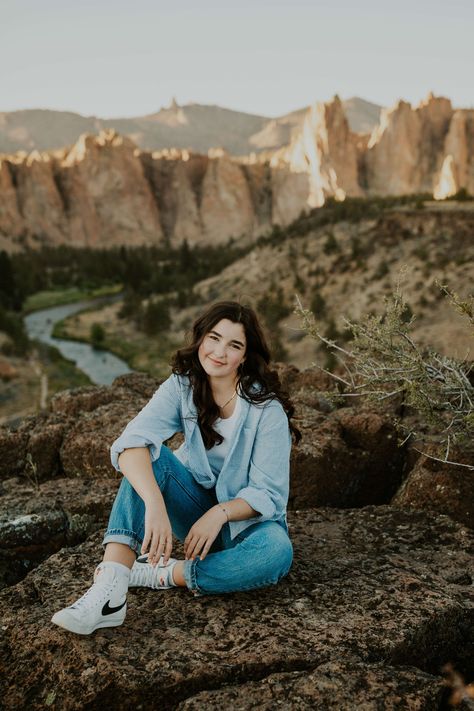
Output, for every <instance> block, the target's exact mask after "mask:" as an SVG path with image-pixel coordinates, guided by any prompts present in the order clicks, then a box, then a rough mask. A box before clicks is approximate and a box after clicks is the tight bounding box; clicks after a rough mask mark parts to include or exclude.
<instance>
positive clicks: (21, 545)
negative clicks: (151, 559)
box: [0, 478, 118, 588]
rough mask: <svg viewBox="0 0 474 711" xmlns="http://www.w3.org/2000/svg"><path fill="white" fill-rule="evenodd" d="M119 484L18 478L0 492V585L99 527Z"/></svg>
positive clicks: (103, 523) (6, 484) (9, 583)
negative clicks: (26, 480) (25, 480)
mask: <svg viewBox="0 0 474 711" xmlns="http://www.w3.org/2000/svg"><path fill="white" fill-rule="evenodd" d="M117 486H118V483H117V482H114V481H111V480H107V479H106V480H103V481H94V482H87V481H84V480H80V479H76V480H73V481H71V480H70V479H55V480H53V481H47V482H44V483H41V484H39V485H37V486H35V485H33V484H32V483H31V484H25V483H24V481H22V480H20V479H18V478H12V479H8V480H6V481H4V482H3V484H2V490H1V495H0V507H1V511H0V588H2V587H4V586H5V585H13V584H14V583H16V582H18V581H19V580H21V579H22V578H23V577H24V576H25V575H26V574H27V573H28V572H29V571H30V570H31V569H32V568H34V567H36V566H37V565H38V564H39V563H40V562H41V561H43V560H45V558H47V557H48V556H50V555H51V554H52V553H55V552H56V551H58V550H60V549H61V548H62V547H63V546H71V545H76V544H77V543H80V542H82V541H84V540H85V539H86V538H87V536H89V535H90V534H91V533H93V532H94V531H97V530H98V529H99V528H104V527H105V525H106V523H107V520H108V517H109V514H110V509H111V507H112V502H113V499H114V496H115V492H116V490H117Z"/></svg>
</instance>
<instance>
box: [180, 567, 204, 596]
mask: <svg viewBox="0 0 474 711" xmlns="http://www.w3.org/2000/svg"><path fill="white" fill-rule="evenodd" d="M198 560H199V559H197V560H185V561H184V565H183V578H184V581H185V583H186V585H187V586H188V588H189V590H191V592H192V593H194V595H195V596H196V597H199V596H200V595H202V594H203V593H202V590H201V588H200V587H199V585H198V584H197V580H196V564H197V563H198Z"/></svg>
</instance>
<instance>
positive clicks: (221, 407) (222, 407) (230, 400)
mask: <svg viewBox="0 0 474 711" xmlns="http://www.w3.org/2000/svg"><path fill="white" fill-rule="evenodd" d="M236 395H237V390H236V391H235V393H234V394H233V395H232V397H231V398H230V399H229V400H227V402H226V403H225V405H219V408H220V409H221V410H223V409H224V407H226V406H227V405H228V404H229V402H232V400H233V399H234V397H235V396H236Z"/></svg>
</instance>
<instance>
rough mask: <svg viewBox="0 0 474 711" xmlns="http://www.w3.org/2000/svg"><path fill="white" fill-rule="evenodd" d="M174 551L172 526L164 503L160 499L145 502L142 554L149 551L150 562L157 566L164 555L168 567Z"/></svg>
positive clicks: (164, 561)
mask: <svg viewBox="0 0 474 711" xmlns="http://www.w3.org/2000/svg"><path fill="white" fill-rule="evenodd" d="M172 549H173V539H172V536H171V524H170V520H169V518H168V513H167V511H166V506H165V504H164V502H163V501H162V500H161V501H160V499H150V500H148V501H145V537H144V539H143V543H142V548H141V552H142V554H144V553H146V552H147V550H148V562H149V563H151V564H152V565H156V563H158V561H159V560H160V557H161V556H162V555H163V556H164V560H163V563H164V565H166V563H167V562H168V559H169V557H170V555H171V551H172Z"/></svg>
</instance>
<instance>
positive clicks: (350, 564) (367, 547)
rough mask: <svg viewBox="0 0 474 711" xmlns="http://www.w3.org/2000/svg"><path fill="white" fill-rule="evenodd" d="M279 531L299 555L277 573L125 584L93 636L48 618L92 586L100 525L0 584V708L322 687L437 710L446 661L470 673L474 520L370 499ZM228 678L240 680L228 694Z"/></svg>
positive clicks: (314, 694)
mask: <svg viewBox="0 0 474 711" xmlns="http://www.w3.org/2000/svg"><path fill="white" fill-rule="evenodd" d="M290 533H291V536H292V539H293V543H294V547H295V563H294V566H293V568H292V570H291V572H290V574H289V576H288V577H287V578H285V579H283V580H282V581H281V582H280V583H279V584H278V585H277V586H272V587H269V588H266V589H262V590H259V591H258V592H252V591H250V592H246V593H239V594H232V595H227V596H224V595H222V596H221V595H218V596H203V597H197V598H196V597H194V596H192V595H191V594H190V593H189V591H187V590H184V589H173V590H170V591H162V592H155V591H151V590H136V591H132V592H131V593H130V594H129V611H128V615H127V619H126V621H125V624H124V625H123V626H122V627H119V628H116V629H104V630H98V631H97V632H95V633H94V634H93V635H92V636H90V637H78V636H75V635H72V634H69V633H67V632H65V631H64V630H61V629H59V628H55V627H54V626H53V625H51V623H50V618H51V615H52V614H53V613H54V612H55V611H56V610H58V609H59V608H61V607H62V606H64V605H66V604H70V603H71V602H72V601H73V600H74V599H76V598H77V597H78V596H79V595H80V594H82V593H83V592H84V591H85V589H86V588H87V586H88V585H89V584H90V580H91V576H92V572H93V568H94V566H95V565H96V563H97V562H98V561H99V560H100V558H101V548H100V538H101V534H94V535H93V536H92V537H91V538H90V539H88V541H87V542H85V543H83V544H81V545H80V546H78V547H76V548H74V549H63V550H62V551H60V552H59V553H57V554H55V555H53V556H52V557H51V558H49V559H48V560H47V561H46V562H44V563H42V564H41V565H40V566H39V567H38V568H36V569H35V570H33V571H32V572H31V573H30V574H29V575H28V576H27V577H26V578H25V580H24V581H22V582H21V583H19V584H18V585H16V586H15V587H12V588H8V589H6V590H4V591H3V592H2V593H0V614H1V616H2V626H3V632H4V635H3V639H2V642H1V649H0V652H1V654H2V659H3V660H4V671H5V677H4V679H3V689H2V692H1V693H2V700H3V703H4V705H5V707H6V708H29V709H38V708H45V707H46V705H47V706H48V707H49V708H52V709H64V710H67V709H83V708H88V709H98V708H103V707H108V708H114V709H117V710H120V709H129V708H134V707H136V706H139V705H141V706H142V708H155V707H156V705H157V694H159V707H160V708H163V709H171V708H179V704H180V702H184V701H185V700H186V699H188V700H189V701H188V704H190V705H189V706H188V707H189V708H197V706H196V698H197V699H198V700H199V698H200V697H199V696H198V695H199V694H204V696H203V697H202V698H203V699H204V701H205V703H204V704H203V705H202V706H201V708H206V703H207V701H206V699H208V700H209V704H214V703H215V699H218V700H219V699H221V700H222V708H243V709H246V708H254V707H255V705H256V703H259V704H263V705H264V704H267V706H265V705H264V708H270V706H269V704H270V700H271V699H272V698H274V699H276V703H277V704H278V705H281V707H282V708H285V705H284V702H285V699H287V698H290V697H288V694H293V695H295V696H296V698H297V703H295V705H294V706H291V705H289V706H287V708H318V703H319V704H320V705H319V708H325V706H324V703H323V702H324V700H325V699H326V698H332V704H333V705H332V708H343V709H345V708H347V709H348V708H350V706H349V701H348V699H349V697H351V698H352V699H353V701H354V706H353V707H352V708H357V704H356V702H357V701H359V700H361V702H362V704H363V703H366V702H367V703H368V702H369V701H370V702H371V705H367V706H364V705H361V706H359V708H368V709H369V708H370V709H375V708H400V709H411V708H413V709H435V708H439V701H440V696H441V692H440V668H441V666H442V665H443V664H444V663H446V662H448V661H451V662H453V664H454V665H455V666H456V667H457V668H458V669H459V671H460V672H461V673H463V674H464V675H465V676H466V677H467V678H468V679H469V673H472V672H473V671H474V658H473V656H474V653H473V644H472V642H473V639H472V630H473V622H474V588H473V586H472V584H466V580H462V579H461V577H459V575H458V577H457V578H456V572H457V573H458V574H459V573H460V572H461V571H463V572H464V573H466V574H468V576H469V579H470V578H471V576H472V575H473V562H474V561H473V552H474V535H473V533H472V532H471V531H469V530H468V529H466V528H463V527H462V526H461V525H459V524H456V523H454V522H453V521H452V520H450V519H449V518H448V517H445V516H440V515H436V514H430V513H427V512H422V511H403V510H399V509H395V508H393V507H389V506H380V507H372V506H370V507H366V508H365V509H354V510H330V509H323V510H310V511H305V512H299V513H298V512H294V513H292V514H291V515H290ZM454 578H456V579H457V581H458V582H452V581H453V579H454ZM295 672H296V673H295ZM345 675H346V683H344V678H345ZM430 675H431V676H430ZM20 680H21V681H20ZM263 680H265V681H263ZM253 682H259V683H258V685H257V684H254V683H253ZM237 686H242V690H243V691H245V690H246V689H248V690H249V692H248V697H247V696H239V699H241V702H240V703H239V704H234V703H233V701H232V699H233V698H235V687H237ZM384 686H386V698H387V699H388V702H387V703H388V704H389V705H383V698H382V688H383V687H384ZM163 690H166V691H165V692H164V691H163ZM219 694H221V696H219ZM232 694H234V697H233V696H232ZM397 697H398V698H397ZM279 702H282V703H279ZM390 703H392V704H393V705H390ZM192 704H194V706H193V705H192ZM297 704H300V705H297ZM182 707H183V708H186V706H185V705H184V704H182ZM209 707H210V708H213V707H214V708H215V705H214V706H212V705H210V706H209ZM329 708H331V706H329Z"/></svg>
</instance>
